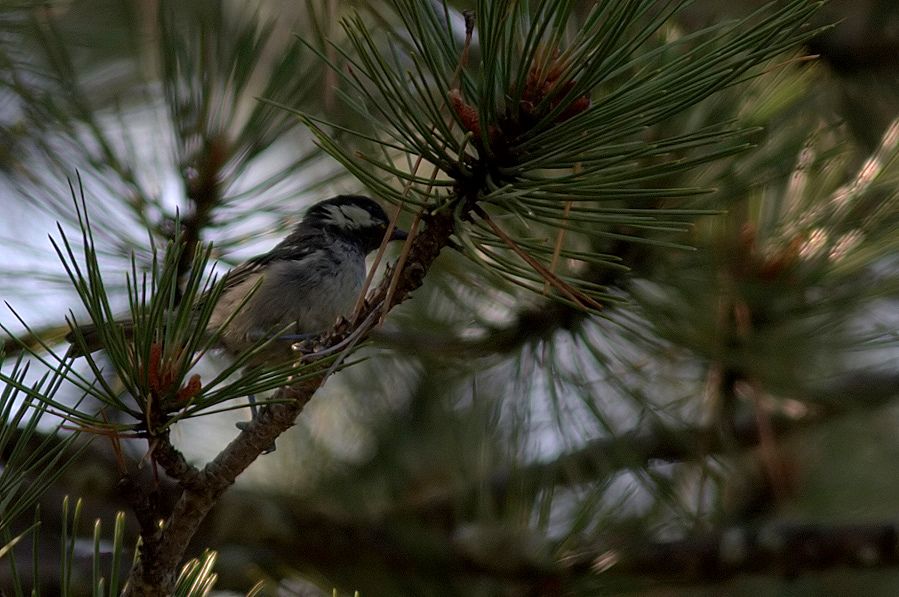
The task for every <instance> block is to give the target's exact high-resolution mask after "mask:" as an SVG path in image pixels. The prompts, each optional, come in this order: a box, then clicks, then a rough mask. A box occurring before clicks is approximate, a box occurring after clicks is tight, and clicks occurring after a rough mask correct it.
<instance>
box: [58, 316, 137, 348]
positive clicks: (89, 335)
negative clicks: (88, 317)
mask: <svg viewBox="0 0 899 597" xmlns="http://www.w3.org/2000/svg"><path fill="white" fill-rule="evenodd" d="M113 323H114V324H115V325H117V326H120V327H121V328H122V330H123V331H124V332H125V336H126V337H129V338H130V337H131V334H132V333H133V330H134V324H133V323H132V322H131V321H130V320H121V321H115V322H113ZM79 338H80V339H81V340H80V341H79ZM66 342H68V343H69V344H70V345H71V346H69V352H68V355H69V356H73V357H80V356H84V355H86V354H88V353H91V352H97V351H98V350H100V349H101V348H103V342H102V341H101V339H100V334H99V333H98V332H97V326H96V325H94V324H92V323H87V324H85V325H79V326H76V327H75V328H73V329H72V331H71V332H69V333H68V334H66Z"/></svg>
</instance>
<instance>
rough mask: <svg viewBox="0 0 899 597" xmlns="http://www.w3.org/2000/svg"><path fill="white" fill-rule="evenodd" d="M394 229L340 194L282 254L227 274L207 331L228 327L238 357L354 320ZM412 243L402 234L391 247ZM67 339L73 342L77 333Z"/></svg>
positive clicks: (230, 347) (362, 203) (89, 332)
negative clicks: (369, 261)
mask: <svg viewBox="0 0 899 597" xmlns="http://www.w3.org/2000/svg"><path fill="white" fill-rule="evenodd" d="M388 224H389V219H388V217H387V214H386V213H385V212H384V210H383V209H382V208H381V206H380V205H378V204H377V203H376V202H375V201H374V200H373V199H371V198H369V197H365V196H362V195H338V196H337V197H333V198H331V199H327V200H325V201H321V202H319V203H316V204H315V205H313V206H312V207H311V208H309V210H308V211H307V213H306V216H305V217H304V218H303V220H302V221H301V222H300V223H299V224H297V226H296V228H294V230H293V232H291V233H290V234H289V235H288V236H287V237H286V238H285V239H284V240H283V241H281V242H280V243H279V244H278V245H277V246H276V247H275V248H273V249H272V250H271V251H269V252H268V253H265V254H263V255H259V256H257V257H254V258H252V259H250V260H248V261H246V262H245V263H243V264H241V265H239V266H237V267H235V268H234V269H232V270H231V271H229V272H228V273H227V274H226V275H225V281H224V284H225V289H224V291H223V292H222V294H221V296H220V297H219V300H218V302H217V303H216V305H215V308H214V309H213V312H212V316H211V317H210V319H209V324H208V326H207V328H208V329H209V331H218V330H219V328H221V327H222V326H223V325H224V324H226V322H227V325H224V328H223V329H222V330H221V335H220V338H219V341H220V344H221V346H222V348H224V349H225V350H226V352H228V353H231V354H237V353H239V352H241V351H243V350H245V349H247V348H249V347H251V346H252V345H253V344H254V343H256V342H258V341H259V339H260V338H265V337H269V336H271V335H274V334H278V333H279V332H283V331H284V330H285V328H288V327H289V329H290V333H291V334H298V335H303V334H315V333H318V332H322V331H324V330H326V329H327V328H328V327H330V326H331V325H333V324H334V323H335V322H336V321H337V319H338V318H339V317H342V316H347V315H349V314H350V311H351V310H352V308H353V306H354V305H355V303H356V299H357V298H358V296H359V292H360V291H361V289H362V284H363V283H364V281H365V256H366V255H368V254H369V253H371V252H372V251H374V250H375V249H377V248H378V247H379V246H380V244H381V241H382V240H383V238H384V235H385V234H386V232H387V227H388ZM406 236H407V235H406V232H404V231H403V230H400V229H399V228H394V230H393V233H392V234H391V236H390V240H403V239H405V238H406ZM254 289H255V290H254ZM250 293H252V294H251V296H250V297H249V299H247V295H248V294H250ZM199 300H200V301H202V300H203V298H202V297H200V299H199ZM244 300H246V304H244V305H243V306H242V307H240V305H241V302H243V301H244ZM238 307H240V310H239V311H238V312H237V314H236V315H235V313H234V311H235V310H236V309H237V308H238ZM229 317H231V318H232V319H231V320H230V321H228V318H229ZM119 323H120V325H123V326H125V327H126V328H127V327H130V322H127V321H124V322H119ZM79 331H80V332H81V334H82V335H83V337H84V339H85V341H86V344H87V347H88V349H89V350H91V351H94V350H99V349H100V348H102V346H100V345H99V342H98V338H97V337H96V331H95V328H94V327H93V326H90V325H87V326H80V327H79ZM67 340H68V341H69V342H73V340H74V332H73V333H70V334H69V335H68V336H67ZM73 348H74V347H73ZM71 354H76V355H77V354H79V353H78V352H72V353H71Z"/></svg>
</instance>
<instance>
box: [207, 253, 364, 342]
mask: <svg viewBox="0 0 899 597" xmlns="http://www.w3.org/2000/svg"><path fill="white" fill-rule="evenodd" d="M364 279H365V258H364V256H363V255H362V253H361V252H360V251H359V250H358V249H356V248H355V247H352V246H349V245H346V246H345V245H343V244H342V243H336V244H334V245H331V246H329V247H328V248H327V249H322V250H321V251H316V252H313V253H312V254H310V255H307V256H305V257H304V258H302V259H299V260H278V261H273V262H269V263H268V264H266V266H265V267H264V268H261V271H260V272H256V273H253V274H251V275H249V276H247V278H246V279H245V280H243V281H241V282H240V283H239V284H236V285H235V286H234V287H232V288H229V289H228V290H227V291H225V292H224V293H223V295H222V297H221V299H220V300H219V302H218V303H217V305H216V308H215V311H214V314H213V317H212V319H211V320H210V325H209V327H210V329H217V328H219V327H221V326H222V324H223V323H224V322H225V321H226V320H227V318H228V317H231V316H232V315H233V314H234V312H235V310H236V309H237V308H238V306H239V305H240V303H241V301H243V300H245V299H246V297H247V295H248V294H249V293H250V292H251V291H252V289H253V288H254V287H255V286H256V285H257V284H258V285H259V286H258V288H257V290H256V291H255V292H253V294H252V296H250V298H249V299H246V300H247V302H246V304H245V305H244V306H243V308H241V309H240V311H239V312H238V313H237V314H236V315H234V316H233V319H232V320H231V321H230V323H228V325H227V327H226V328H225V329H224V331H223V333H222V336H221V339H222V344H223V345H224V346H225V348H226V349H228V350H229V351H232V352H237V351H240V350H242V349H244V348H246V347H247V346H248V345H249V344H250V343H252V342H253V341H255V340H257V339H259V338H260V337H264V336H265V335H267V334H273V333H276V332H277V331H279V330H281V329H283V328H285V327H286V326H291V330H292V332H293V333H297V334H306V333H316V332H320V331H324V330H325V329H327V328H329V327H330V326H331V325H333V324H334V322H335V321H337V319H338V317H341V316H348V315H349V314H350V311H351V310H352V308H353V305H355V302H356V298H357V297H358V295H359V292H360V290H361V288H362V283H363V281H364Z"/></svg>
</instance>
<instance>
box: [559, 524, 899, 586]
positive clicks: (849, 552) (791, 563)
mask: <svg viewBox="0 0 899 597" xmlns="http://www.w3.org/2000/svg"><path fill="white" fill-rule="evenodd" d="M562 564H563V569H564V570H565V571H566V572H568V573H580V572H591V571H592V572H593V573H594V574H597V575H598V576H599V578H602V577H603V576H606V577H609V576H618V575H624V576H639V577H640V578H644V579H645V578H651V579H654V580H656V581H664V582H665V583H666V584H667V585H669V586H670V585H671V584H672V583H683V584H707V583H711V582H721V581H723V580H727V579H729V578H733V577H735V576H738V575H741V574H766V575H775V576H782V577H786V578H795V577H796V576H798V575H800V574H802V573H804V572H810V571H815V570H830V569H833V568H840V567H846V568H864V569H867V570H870V569H874V568H888V567H894V566H899V525H897V524H894V523H880V524H864V525H842V526H829V525H823V524H821V525H818V524H779V525H770V526H763V527H761V528H743V527H738V528H731V529H722V530H718V531H715V532H712V533H708V534H705V535H701V536H697V537H689V538H686V539H681V540H678V541H658V542H647V543H644V544H639V543H637V544H633V543H632V544H631V545H629V546H625V547H622V548H620V549H619V548H614V547H613V548H609V547H608V546H606V547H596V548H594V549H591V550H587V551H583V552H580V553H576V554H572V555H571V556H570V557H569V558H565V559H563V560H562Z"/></svg>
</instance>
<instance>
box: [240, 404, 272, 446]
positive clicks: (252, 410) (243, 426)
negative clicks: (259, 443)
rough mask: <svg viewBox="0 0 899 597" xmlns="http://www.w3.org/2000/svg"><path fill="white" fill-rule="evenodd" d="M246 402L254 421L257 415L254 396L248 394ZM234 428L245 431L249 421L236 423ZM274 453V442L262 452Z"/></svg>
mask: <svg viewBox="0 0 899 597" xmlns="http://www.w3.org/2000/svg"><path fill="white" fill-rule="evenodd" d="M247 401H248V402H249V403H250V416H251V417H252V419H253V420H254V421H255V420H256V417H257V416H258V415H259V409H258V408H256V396H254V395H253V394H250V395H249V396H247ZM234 426H235V427H237V428H238V429H240V430H241V431H246V430H247V429H249V428H250V422H249V421H238V422H237V423H235V424H234ZM274 451H275V442H272V445H270V446H269V447H267V448H266V449H265V450H263V451H262V453H263V454H271V453H272V452H274Z"/></svg>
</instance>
